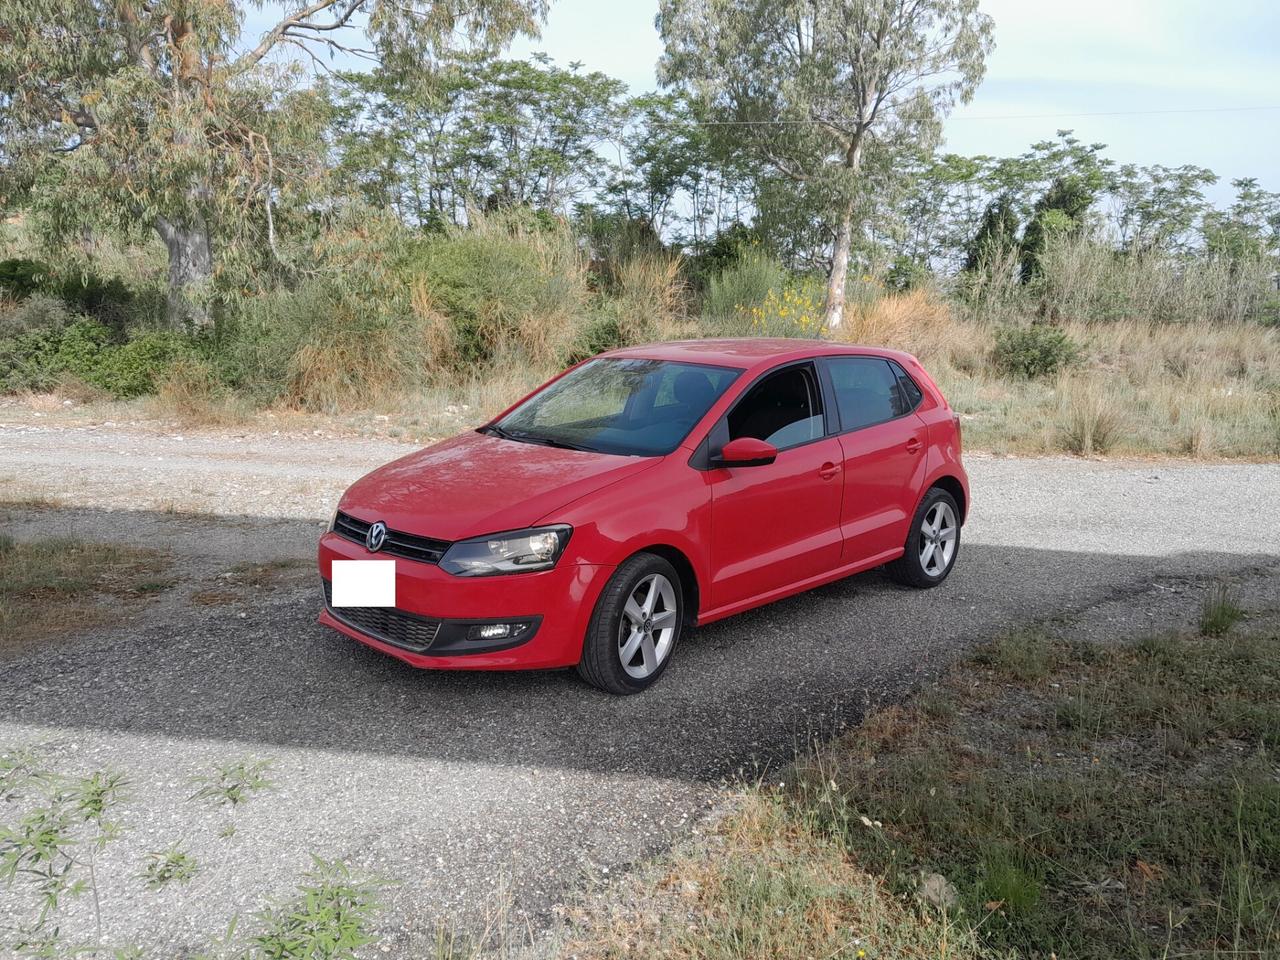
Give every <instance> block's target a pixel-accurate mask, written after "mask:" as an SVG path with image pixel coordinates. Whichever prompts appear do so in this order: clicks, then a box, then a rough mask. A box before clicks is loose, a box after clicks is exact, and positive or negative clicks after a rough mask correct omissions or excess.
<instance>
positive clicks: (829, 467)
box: [818, 462, 840, 480]
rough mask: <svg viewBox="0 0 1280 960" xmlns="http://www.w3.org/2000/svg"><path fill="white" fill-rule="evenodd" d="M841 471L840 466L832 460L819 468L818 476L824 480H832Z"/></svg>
mask: <svg viewBox="0 0 1280 960" xmlns="http://www.w3.org/2000/svg"><path fill="white" fill-rule="evenodd" d="M839 472H840V467H839V466H837V465H836V464H834V463H831V462H827V463H824V464H823V465H822V466H820V467H819V468H818V476H820V477H821V478H822V479H823V480H830V479H831V478H832V477H834V476H835V475H836V474H837V473H839Z"/></svg>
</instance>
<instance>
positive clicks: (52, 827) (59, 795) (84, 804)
mask: <svg viewBox="0 0 1280 960" xmlns="http://www.w3.org/2000/svg"><path fill="white" fill-rule="evenodd" d="M26 782H28V783H35V784H37V785H39V786H40V787H41V788H43V793H42V795H41V796H40V797H39V799H38V800H37V801H36V802H35V803H34V804H33V805H30V806H29V807H28V809H27V810H26V812H25V813H24V814H23V816H22V818H21V819H20V820H19V821H18V823H17V824H15V825H12V826H9V825H0V883H3V884H5V885H6V886H8V887H11V886H12V885H13V884H14V882H15V881H16V880H17V879H18V878H19V877H21V878H22V879H23V880H24V881H25V882H26V883H27V884H29V886H30V890H31V892H32V893H33V894H34V895H35V896H36V898H37V900H38V902H39V904H40V911H39V914H38V915H37V917H36V919H35V921H34V922H33V923H32V924H31V925H30V926H29V927H27V928H25V929H23V930H21V931H19V933H18V943H17V947H18V948H19V950H24V949H25V947H27V946H31V945H35V944H39V943H43V942H47V940H48V938H49V937H50V936H52V937H53V938H54V939H56V938H57V936H58V929H57V925H56V924H53V925H52V926H51V927H49V926H47V925H48V924H49V922H50V920H51V919H52V918H53V917H54V915H55V914H56V913H57V911H58V909H59V908H60V907H61V905H62V903H63V902H64V901H65V900H67V899H70V898H74V897H78V896H80V895H82V894H84V893H90V894H91V895H92V898H91V899H92V903H93V915H94V919H95V927H96V930H97V939H98V940H99V941H100V940H101V938H102V914H101V907H100V903H101V900H100V891H99V889H98V876H97V869H96V865H97V860H98V858H99V857H100V856H101V854H102V852H103V850H104V849H105V848H106V847H107V845H108V844H109V843H111V841H113V840H115V839H116V838H117V837H118V836H119V826H118V824H117V823H116V822H115V821H114V820H113V819H111V815H112V814H114V812H115V810H116V808H117V807H118V806H119V805H120V804H121V803H122V801H123V800H124V793H125V789H126V787H127V785H128V784H127V781H126V779H125V777H124V775H123V774H121V773H115V772H102V771H99V772H96V773H93V774H91V775H89V776H87V777H54V776H51V775H48V774H32V775H31V776H29V777H28V778H27V781H26ZM96 945H97V944H95V946H96Z"/></svg>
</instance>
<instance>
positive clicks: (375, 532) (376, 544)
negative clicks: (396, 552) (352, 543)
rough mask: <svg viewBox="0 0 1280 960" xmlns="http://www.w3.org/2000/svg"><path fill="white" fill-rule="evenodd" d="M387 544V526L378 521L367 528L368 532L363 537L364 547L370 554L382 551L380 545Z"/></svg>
mask: <svg viewBox="0 0 1280 960" xmlns="http://www.w3.org/2000/svg"><path fill="white" fill-rule="evenodd" d="M386 542H387V525H386V524H385V523H383V522H382V521H381V520H379V521H378V522H377V523H375V524H374V525H373V526H371V527H370V528H369V532H368V533H366V534H365V535H364V545H365V546H366V547H368V548H369V552H370V553H377V552H378V551H379V550H381V549H382V545H383V544H384V543H386Z"/></svg>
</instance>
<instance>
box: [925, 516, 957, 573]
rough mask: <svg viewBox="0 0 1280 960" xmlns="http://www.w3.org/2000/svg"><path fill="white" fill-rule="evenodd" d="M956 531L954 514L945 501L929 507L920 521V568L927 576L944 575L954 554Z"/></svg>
mask: <svg viewBox="0 0 1280 960" xmlns="http://www.w3.org/2000/svg"><path fill="white" fill-rule="evenodd" d="M958 529H959V525H958V524H957V523H956V513H955V511H954V510H953V509H952V508H951V504H949V503H947V502H946V501H945V500H939V501H938V502H937V503H935V504H934V505H933V506H932V507H930V508H929V510H928V511H927V512H926V513H925V515H924V519H923V520H922V521H920V568H921V569H922V570H924V572H925V573H926V574H928V575H929V576H931V577H940V576H942V575H943V574H944V573H946V571H947V567H948V566H950V564H951V558H952V557H954V556H955V554H956V534H957V531H958Z"/></svg>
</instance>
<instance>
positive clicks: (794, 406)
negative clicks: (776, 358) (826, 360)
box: [729, 364, 825, 450]
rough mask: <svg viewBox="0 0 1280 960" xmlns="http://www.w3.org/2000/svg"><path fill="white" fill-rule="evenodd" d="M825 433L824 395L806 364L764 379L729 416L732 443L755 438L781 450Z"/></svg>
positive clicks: (789, 368) (814, 438)
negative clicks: (822, 395)
mask: <svg viewBox="0 0 1280 960" xmlns="http://www.w3.org/2000/svg"><path fill="white" fill-rule="evenodd" d="M824 432H825V428H824V424H823V419H822V399H821V394H820V393H819V391H818V384H817V382H816V381H815V379H814V375H813V368H812V367H810V366H809V365H807V364H799V365H797V366H793V367H788V368H787V369H785V370H781V371H779V372H778V373H775V374H773V375H772V376H769V377H767V378H765V379H764V380H762V381H761V382H760V383H758V384H756V385H755V386H754V387H752V388H751V390H750V392H748V393H747V395H746V396H745V397H743V398H742V401H741V402H740V403H739V404H738V405H737V406H736V407H734V408H733V410H732V411H731V412H730V414H729V439H730V440H737V439H738V438H739V437H754V438H755V439H757V440H764V441H766V442H768V443H771V444H773V445H774V446H775V447H777V448H778V449H779V450H784V449H786V448H787V447H794V446H795V445H796V444H799V443H805V442H807V441H809V440H816V439H817V438H819V437H821V436H822V435H823V433H824Z"/></svg>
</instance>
